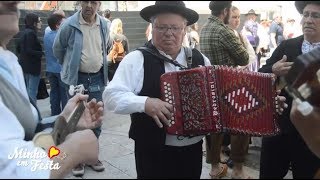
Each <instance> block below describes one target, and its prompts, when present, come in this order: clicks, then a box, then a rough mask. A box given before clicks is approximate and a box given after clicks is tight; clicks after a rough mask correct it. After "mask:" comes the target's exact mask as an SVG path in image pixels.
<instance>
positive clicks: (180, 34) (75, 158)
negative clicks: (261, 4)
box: [0, 1, 320, 179]
mask: <svg viewBox="0 0 320 180" xmlns="http://www.w3.org/2000/svg"><path fill="white" fill-rule="evenodd" d="M18 4H19V1H1V2H0V22H1V23H0V54H1V56H0V85H1V87H2V88H1V89H0V114H1V116H0V122H2V124H3V126H1V127H0V134H1V136H0V149H1V150H0V152H1V153H0V178H63V177H65V175H66V174H67V173H69V172H70V171H72V173H73V175H75V176H82V175H84V173H85V171H84V170H85V168H84V167H85V165H88V166H89V167H91V168H92V169H93V170H94V171H97V172H101V171H104V169H105V167H104V164H103V163H102V162H101V161H100V160H99V159H98V157H99V143H98V142H99V140H98V139H99V137H100V134H101V125H102V121H103V119H104V118H107V117H104V115H103V112H104V109H108V110H110V111H111V112H114V113H117V114H130V117H131V126H130V130H129V138H131V139H133V140H134V154H135V165H136V172H137V178H138V179H144V178H196V179H199V178H200V176H201V173H202V166H203V162H202V157H203V149H202V148H203V146H202V144H203V140H205V144H206V163H208V164H210V165H211V170H210V173H209V175H210V177H211V178H212V179H217V178H223V177H224V176H226V174H227V170H228V166H229V167H230V162H231V164H232V174H231V177H232V178H236V179H248V178H251V177H250V176H249V175H248V173H247V172H245V169H244V168H243V166H244V165H243V164H244V162H245V158H246V154H247V152H248V146H249V143H250V139H251V137H250V136H247V135H241V134H228V133H210V134H208V135H206V136H205V135H196V136H177V135H171V134H168V133H166V131H165V127H166V126H168V125H169V119H171V117H172V113H173V112H174V109H173V106H172V105H171V104H169V103H168V102H165V101H162V100H161V98H160V97H161V90H160V76H161V75H162V74H164V73H167V72H175V71H179V70H180V67H177V64H180V65H181V66H185V67H187V66H188V65H189V64H188V62H187V59H188V56H189V54H188V53H189V50H191V49H192V63H191V64H190V66H191V68H196V67H199V66H211V65H224V66H230V67H233V68H237V69H242V70H244V71H253V72H260V73H272V74H274V76H275V78H276V83H277V85H278V83H279V84H280V82H281V79H283V78H284V76H286V75H287V74H288V72H289V71H290V69H291V67H292V66H293V64H294V62H295V61H297V57H298V56H299V55H301V54H306V53H309V52H310V51H314V50H318V51H320V2H319V1H296V2H295V6H296V8H297V10H298V12H299V13H300V14H301V15H302V20H301V27H298V28H301V32H299V30H297V27H296V26H294V25H293V24H294V19H288V24H286V25H283V24H282V16H281V15H280V14H277V13H275V14H274V15H273V19H272V21H270V22H269V21H267V20H261V22H260V23H258V22H257V21H256V19H257V17H258V14H256V13H255V11H254V10H250V11H249V12H248V13H246V14H245V17H246V20H245V22H244V26H243V28H242V29H241V30H240V31H237V29H239V26H240V14H241V12H240V10H239V8H237V7H235V6H232V1H211V2H210V3H209V5H208V8H209V9H210V11H211V15H210V16H209V17H208V19H207V21H206V23H205V24H204V25H203V26H202V27H199V26H198V23H197V21H198V20H199V14H198V13H197V12H196V11H194V10H192V9H190V8H187V7H186V5H185V4H184V2H183V1H156V2H155V4H154V5H151V6H147V7H145V8H143V9H142V10H141V11H140V16H141V18H142V19H144V20H145V21H146V22H148V23H149V25H148V28H147V31H146V43H145V44H144V45H143V44H142V45H141V46H142V47H143V48H141V49H135V50H133V51H131V52H130V50H129V39H128V38H127V37H126V35H125V33H124V30H123V22H122V20H121V19H119V18H111V11H110V10H105V11H103V12H102V11H101V13H102V14H100V15H99V13H100V11H99V10H100V6H101V1H81V2H80V5H81V9H80V10H78V11H77V12H76V13H75V14H73V15H72V16H70V17H66V15H65V14H64V12H63V11H61V10H57V11H55V12H53V13H52V14H51V15H50V16H49V17H48V20H47V24H48V27H47V28H46V30H45V33H44V37H43V47H42V45H41V44H42V43H41V41H40V39H39V38H38V36H37V33H38V32H39V31H40V30H41V26H42V23H43V22H42V20H41V18H40V17H39V15H37V14H36V13H27V14H26V16H25V17H23V18H24V24H25V29H24V30H23V31H22V32H21V33H20V35H19V39H18V41H17V53H18V54H17V55H15V54H14V53H12V52H11V51H9V50H8V49H7V44H8V42H9V41H10V40H11V39H12V38H13V37H14V36H15V35H16V34H17V33H18V32H19V18H20V13H19V9H18ZM150 51H152V52H155V53H150ZM267 52H269V53H270V57H268V59H267V60H266V63H265V64H262V63H261V62H260V59H261V57H262V56H266V53H267ZM42 58H45V59H46V70H45V71H46V77H47V78H48V80H49V83H50V88H51V90H50V105H51V106H50V108H51V116H52V117H50V118H53V119H54V118H63V119H68V118H69V117H70V115H71V114H72V112H73V109H75V107H76V106H77V104H78V103H79V102H82V101H84V102H85V110H84V112H83V114H82V115H81V117H80V120H79V123H78V124H77V131H75V132H73V133H71V134H69V135H68V137H67V138H66V140H65V141H64V142H62V143H61V144H60V145H58V146H57V147H58V148H59V149H60V151H62V152H64V153H65V154H67V156H68V157H67V158H61V156H60V157H55V158H53V159H49V157H43V158H42V159H41V161H42V162H43V163H50V162H51V163H59V164H60V168H58V169H50V168H48V169H44V170H41V171H36V172H32V173H31V171H30V169H29V168H28V167H25V166H16V165H17V162H18V161H19V158H17V159H9V158H8V157H9V154H10V153H12V152H15V151H16V149H17V148H21V149H25V150H27V151H39V152H44V150H43V149H41V148H39V147H36V146H35V145H34V143H33V142H32V139H33V137H34V136H35V134H36V133H38V132H40V131H42V130H43V129H41V128H40V127H41V124H42V122H44V119H42V117H41V115H40V113H39V109H38V107H37V97H36V96H37V93H38V92H37V91H38V86H39V82H40V78H41V59H42ZM163 59H166V61H164V60H163ZM319 59H320V56H319ZM318 74H319V73H318ZM317 77H318V81H319V75H317ZM79 84H82V85H83V86H84V88H85V89H86V94H85V95H83V94H76V95H71V94H69V88H70V86H76V85H79ZM318 84H320V83H319V82H318ZM277 87H278V88H279V93H278V96H277V98H276V99H275V101H276V102H277V103H278V105H279V107H278V110H279V111H278V113H279V120H278V122H277V123H279V125H280V134H278V135H275V136H272V137H263V138H262V144H261V159H260V171H259V178H262V179H264V178H284V176H285V175H286V174H287V172H288V170H289V169H291V170H292V175H293V178H320V159H319V158H320V146H319V143H320V142H319V141H320V139H319V138H318V137H319V133H318V131H317V127H319V126H320V121H319V120H320V118H319V117H320V111H319V106H317V105H313V106H312V108H313V110H312V111H311V112H310V113H309V114H308V115H306V116H305V115H303V113H301V112H300V110H299V108H298V106H299V102H298V101H296V99H294V98H292V97H291V96H290V94H288V92H287V91H286V89H285V88H283V87H281V86H280V85H279V86H277ZM101 140H102V141H103V139H101ZM224 140H228V141H229V144H230V147H231V150H230V161H227V162H224V161H221V155H222V154H223V149H224V148H222V147H224V146H228V145H229V144H228V143H227V144H225V143H223V142H224ZM45 153H46V154H47V152H45ZM20 158H21V157H20ZM35 158H37V157H34V158H30V159H25V160H26V161H28V162H31V161H33V160H35Z"/></svg>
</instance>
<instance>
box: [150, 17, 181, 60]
mask: <svg viewBox="0 0 320 180" xmlns="http://www.w3.org/2000/svg"><path fill="white" fill-rule="evenodd" d="M185 34H186V22H185V19H184V18H183V17H182V16H180V15H178V14H172V13H165V14H159V15H158V16H157V17H156V19H155V20H154V23H153V26H152V40H153V43H154V45H155V47H157V48H158V49H160V50H162V51H164V52H165V53H166V54H169V55H171V54H175V53H177V52H178V51H179V50H180V48H181V46H182V41H183V38H184V36H185Z"/></svg>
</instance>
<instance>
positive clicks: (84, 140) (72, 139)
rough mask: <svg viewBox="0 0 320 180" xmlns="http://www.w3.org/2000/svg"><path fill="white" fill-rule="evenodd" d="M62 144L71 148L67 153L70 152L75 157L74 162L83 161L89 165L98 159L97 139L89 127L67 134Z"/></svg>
mask: <svg viewBox="0 0 320 180" xmlns="http://www.w3.org/2000/svg"><path fill="white" fill-rule="evenodd" d="M63 145H64V146H66V147H67V149H68V150H71V151H69V153H72V157H75V158H76V161H77V162H76V164H79V163H85V164H89V165H90V164H95V163H96V162H97V161H98V155H99V144H98V139H97V137H96V136H95V134H94V133H93V131H92V130H90V129H86V130H82V131H76V132H74V133H71V134H69V135H68V136H67V138H66V140H65V142H64V143H63ZM73 155H75V156H73ZM67 156H68V154H67Z"/></svg>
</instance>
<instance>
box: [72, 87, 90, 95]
mask: <svg viewBox="0 0 320 180" xmlns="http://www.w3.org/2000/svg"><path fill="white" fill-rule="evenodd" d="M86 92H87V90H86V89H85V88H84V86H83V84H79V85H76V86H74V85H70V86H69V95H70V96H73V95H75V94H76V93H81V94H85V93H86Z"/></svg>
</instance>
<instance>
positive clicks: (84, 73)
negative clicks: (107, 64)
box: [79, 66, 103, 75]
mask: <svg viewBox="0 0 320 180" xmlns="http://www.w3.org/2000/svg"><path fill="white" fill-rule="evenodd" d="M101 72H103V66H102V67H101V69H100V70H99V71H98V72H96V73H87V72H81V71H79V74H83V75H96V74H100V73H101Z"/></svg>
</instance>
